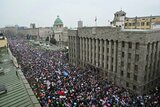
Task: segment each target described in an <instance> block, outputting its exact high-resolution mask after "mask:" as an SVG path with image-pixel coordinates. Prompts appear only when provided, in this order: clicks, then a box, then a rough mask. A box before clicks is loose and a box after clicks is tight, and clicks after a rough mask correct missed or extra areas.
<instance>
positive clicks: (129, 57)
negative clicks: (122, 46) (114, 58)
mask: <svg viewBox="0 0 160 107" xmlns="http://www.w3.org/2000/svg"><path fill="white" fill-rule="evenodd" d="M131 56H132V54H131V53H128V59H131ZM121 57H122V58H124V57H125V52H122V56H121ZM135 61H136V62H138V61H139V55H138V54H135Z"/></svg>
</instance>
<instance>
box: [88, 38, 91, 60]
mask: <svg viewBox="0 0 160 107" xmlns="http://www.w3.org/2000/svg"><path fill="white" fill-rule="evenodd" d="M91 45H92V44H91V38H89V56H88V57H89V63H91Z"/></svg>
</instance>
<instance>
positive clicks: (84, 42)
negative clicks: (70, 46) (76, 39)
mask: <svg viewBox="0 0 160 107" xmlns="http://www.w3.org/2000/svg"><path fill="white" fill-rule="evenodd" d="M82 50H83V62H84V61H85V38H84V37H83V49H82Z"/></svg>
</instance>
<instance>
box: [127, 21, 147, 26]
mask: <svg viewBox="0 0 160 107" xmlns="http://www.w3.org/2000/svg"><path fill="white" fill-rule="evenodd" d="M149 25H150V22H137V23H135V22H133V23H125V26H149Z"/></svg>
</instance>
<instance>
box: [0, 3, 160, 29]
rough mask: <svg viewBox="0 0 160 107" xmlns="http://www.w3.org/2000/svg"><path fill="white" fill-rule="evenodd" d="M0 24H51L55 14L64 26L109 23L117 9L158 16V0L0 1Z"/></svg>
mask: <svg viewBox="0 0 160 107" xmlns="http://www.w3.org/2000/svg"><path fill="white" fill-rule="evenodd" d="M0 4H1V9H0V19H1V20H0V22H1V23H0V27H5V26H14V25H19V26H27V27H29V25H30V23H35V24H36V27H51V26H53V24H54V21H55V19H56V18H57V15H59V16H60V18H61V19H62V21H63V24H64V26H67V27H77V22H78V20H82V21H83V25H84V26H94V25H95V17H97V25H98V26H106V25H109V22H108V21H109V20H110V21H112V20H113V17H114V13H115V12H117V11H120V10H121V9H122V10H123V11H125V12H126V16H127V17H135V16H150V15H153V16H155V15H160V0H0Z"/></svg>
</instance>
